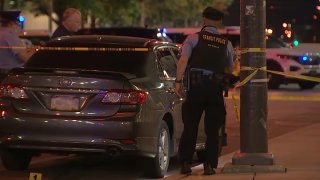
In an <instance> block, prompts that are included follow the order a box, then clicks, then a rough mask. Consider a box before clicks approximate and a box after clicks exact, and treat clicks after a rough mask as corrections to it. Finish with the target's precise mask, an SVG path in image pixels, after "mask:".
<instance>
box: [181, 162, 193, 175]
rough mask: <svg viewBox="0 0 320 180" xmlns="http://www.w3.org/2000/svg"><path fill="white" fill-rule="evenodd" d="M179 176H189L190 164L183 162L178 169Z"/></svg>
mask: <svg viewBox="0 0 320 180" xmlns="http://www.w3.org/2000/svg"><path fill="white" fill-rule="evenodd" d="M180 173H181V174H191V164H190V163H189V162H183V163H182V166H181V169H180Z"/></svg>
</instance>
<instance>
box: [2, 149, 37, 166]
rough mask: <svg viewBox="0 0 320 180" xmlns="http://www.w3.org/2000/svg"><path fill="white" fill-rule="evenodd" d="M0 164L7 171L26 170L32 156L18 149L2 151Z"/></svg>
mask: <svg viewBox="0 0 320 180" xmlns="http://www.w3.org/2000/svg"><path fill="white" fill-rule="evenodd" d="M1 159H2V164H3V166H4V167H5V168H6V169H7V170H26V169H28V167H29V164H30V162H31V159H32V154H31V153H30V152H28V151H23V150H20V149H2V151H1Z"/></svg>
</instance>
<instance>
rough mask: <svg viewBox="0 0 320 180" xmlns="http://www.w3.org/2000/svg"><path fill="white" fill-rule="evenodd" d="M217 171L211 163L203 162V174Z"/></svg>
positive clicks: (211, 173)
mask: <svg viewBox="0 0 320 180" xmlns="http://www.w3.org/2000/svg"><path fill="white" fill-rule="evenodd" d="M215 173H216V172H215V171H214V170H213V168H212V167H211V165H210V164H209V163H203V175H213V174H215Z"/></svg>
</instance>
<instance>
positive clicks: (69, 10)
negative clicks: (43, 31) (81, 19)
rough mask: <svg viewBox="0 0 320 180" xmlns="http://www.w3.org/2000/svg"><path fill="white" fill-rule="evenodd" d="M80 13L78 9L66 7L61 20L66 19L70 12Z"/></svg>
mask: <svg viewBox="0 0 320 180" xmlns="http://www.w3.org/2000/svg"><path fill="white" fill-rule="evenodd" d="M75 13H78V14H81V12H80V11H79V10H78V9H75V8H67V9H66V10H65V11H64V12H63V16H62V21H65V20H66V19H68V18H69V17H70V16H71V15H72V14H75Z"/></svg>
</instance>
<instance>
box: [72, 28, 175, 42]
mask: <svg viewBox="0 0 320 180" xmlns="http://www.w3.org/2000/svg"><path fill="white" fill-rule="evenodd" d="M166 33H167V32H166V29H164V28H142V27H106V28H86V29H80V30H79V31H78V32H77V33H76V34H78V35H114V36H131V37H142V38H149V39H157V40H160V41H168V42H172V40H171V39H170V37H168V36H167V34H166Z"/></svg>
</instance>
